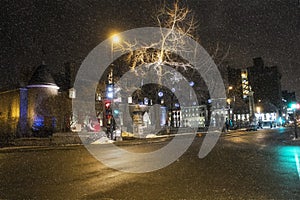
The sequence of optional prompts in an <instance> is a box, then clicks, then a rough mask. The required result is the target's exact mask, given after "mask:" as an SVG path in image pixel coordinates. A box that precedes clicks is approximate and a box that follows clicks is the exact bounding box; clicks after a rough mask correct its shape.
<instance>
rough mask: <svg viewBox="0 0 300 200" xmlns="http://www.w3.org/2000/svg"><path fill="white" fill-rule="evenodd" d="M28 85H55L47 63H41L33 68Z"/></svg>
mask: <svg viewBox="0 0 300 200" xmlns="http://www.w3.org/2000/svg"><path fill="white" fill-rule="evenodd" d="M30 85H49V86H51V85H52V86H57V85H56V83H55V81H54V79H53V77H52V75H51V73H50V71H49V69H48V67H47V65H45V64H42V65H40V66H38V67H37V69H36V70H35V72H34V73H33V75H32V77H31V79H30V80H29V82H28V86H30Z"/></svg>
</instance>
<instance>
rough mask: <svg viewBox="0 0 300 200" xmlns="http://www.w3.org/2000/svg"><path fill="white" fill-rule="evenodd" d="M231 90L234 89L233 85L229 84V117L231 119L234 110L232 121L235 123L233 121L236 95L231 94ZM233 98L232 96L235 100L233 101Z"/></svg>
mask: <svg viewBox="0 0 300 200" xmlns="http://www.w3.org/2000/svg"><path fill="white" fill-rule="evenodd" d="M231 90H233V86H229V87H228V89H227V93H228V99H229V100H227V103H228V104H229V110H228V119H230V112H231V111H232V113H231V121H232V123H233V121H234V112H233V111H234V104H235V95H233V96H232V95H230V91H231ZM231 98H232V100H233V101H231ZM231 102H233V103H232V104H231ZM231 108H232V109H231Z"/></svg>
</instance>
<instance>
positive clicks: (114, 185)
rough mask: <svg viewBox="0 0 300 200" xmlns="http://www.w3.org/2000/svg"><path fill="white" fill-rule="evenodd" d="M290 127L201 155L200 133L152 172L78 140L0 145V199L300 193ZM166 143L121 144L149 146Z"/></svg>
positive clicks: (226, 141)
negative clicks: (101, 154) (94, 151)
mask: <svg viewBox="0 0 300 200" xmlns="http://www.w3.org/2000/svg"><path fill="white" fill-rule="evenodd" d="M290 134H292V133H291V132H289V131H288V130H287V129H282V128H281V129H272V130H270V129H268V130H259V131H253V132H234V133H230V134H227V135H222V136H221V138H220V139H219V141H218V143H217V145H216V146H215V148H214V149H213V150H212V151H211V152H210V154H208V156H206V157H205V158H203V159H199V158H198V152H199V149H200V146H201V142H202V141H203V137H196V138H195V140H194V142H193V143H192V145H191V146H190V148H189V149H188V150H187V151H186V152H185V153H184V155H183V156H181V157H180V158H179V159H178V160H177V161H175V162H174V163H172V164H171V165H169V166H167V167H165V168H162V169H160V170H157V171H153V172H149V173H125V172H120V171H117V170H114V169H111V168H108V167H106V166H105V165H103V164H102V163H100V162H99V161H98V160H96V159H95V158H94V157H93V156H92V155H91V154H90V153H89V152H88V151H87V150H86V149H85V147H84V146H80V145H79V146H66V147H62V146H61V147H28V148H13V149H11V148H8V149H0V177H1V179H0V199H300V162H299V159H300V147H299V146H297V145H295V144H293V145H290V144H289V143H288V142H286V138H287V136H289V135H290ZM168 142H169V140H162V141H160V142H155V143H154V142H153V143H143V144H138V145H130V144H129V143H127V144H126V145H122V146H120V147H121V148H123V149H125V150H128V151H133V152H145V151H153V150H155V149H159V148H161V147H163V146H164V145H166V144H167V143H168ZM123 162H124V161H123ZM125 162H129V163H131V164H132V165H135V162H134V160H128V161H125Z"/></svg>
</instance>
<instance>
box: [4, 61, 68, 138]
mask: <svg viewBox="0 0 300 200" xmlns="http://www.w3.org/2000/svg"><path fill="white" fill-rule="evenodd" d="M59 89H60V88H59V87H58V85H57V84H56V82H55V80H54V78H53V77H52V75H51V73H50V71H49V68H48V66H47V65H45V64H42V65H40V66H38V67H37V69H36V70H35V72H34V73H33V75H32V77H31V78H30V80H29V82H28V84H27V86H25V87H20V88H15V89H11V90H5V91H1V92H0V123H1V127H0V128H1V132H2V133H5V134H12V135H15V136H18V137H26V136H47V135H49V134H51V133H52V132H54V131H60V130H64V129H66V127H68V124H69V122H68V121H69V118H70V113H71V112H70V110H71V101H70V99H69V98H68V94H67V91H68V90H66V91H62V90H59Z"/></svg>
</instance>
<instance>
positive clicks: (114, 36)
mask: <svg viewBox="0 0 300 200" xmlns="http://www.w3.org/2000/svg"><path fill="white" fill-rule="evenodd" d="M112 41H113V43H119V42H120V37H119V36H118V35H117V34H114V35H113V36H112Z"/></svg>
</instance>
